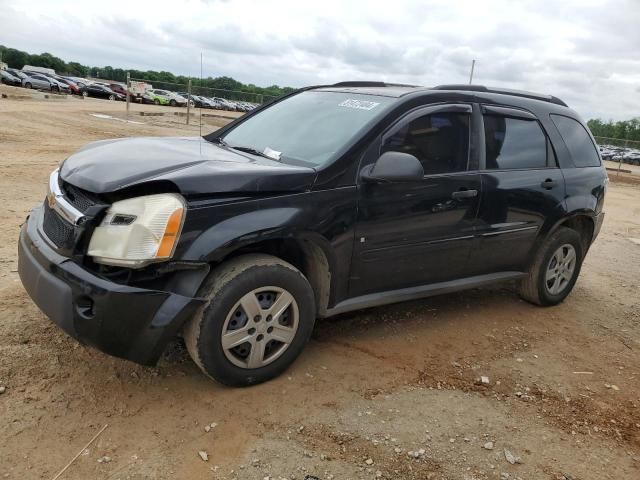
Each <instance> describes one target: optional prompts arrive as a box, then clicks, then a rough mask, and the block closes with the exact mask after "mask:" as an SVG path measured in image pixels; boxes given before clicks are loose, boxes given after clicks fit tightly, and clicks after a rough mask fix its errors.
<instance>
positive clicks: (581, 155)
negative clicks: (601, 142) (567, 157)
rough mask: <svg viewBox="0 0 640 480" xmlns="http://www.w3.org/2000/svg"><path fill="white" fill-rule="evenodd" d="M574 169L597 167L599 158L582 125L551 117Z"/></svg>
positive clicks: (569, 119) (560, 116)
mask: <svg viewBox="0 0 640 480" xmlns="http://www.w3.org/2000/svg"><path fill="white" fill-rule="evenodd" d="M551 120H553V123H555V124H556V127H558V130H559V131H560V135H562V138H563V140H564V143H565V144H566V145H567V148H568V149H569V153H570V154H571V158H572V159H573V163H574V164H575V166H576V167H599V166H600V156H599V155H598V151H597V150H596V146H595V145H594V144H593V141H592V140H591V137H590V136H589V134H588V133H587V131H586V130H585V128H584V127H583V126H582V124H581V123H580V122H578V121H576V120H574V119H573V118H569V117H564V116H562V115H551Z"/></svg>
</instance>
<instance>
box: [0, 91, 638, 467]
mask: <svg viewBox="0 0 640 480" xmlns="http://www.w3.org/2000/svg"><path fill="white" fill-rule="evenodd" d="M0 90H1V91H2V92H9V91H11V92H12V93H13V92H14V90H15V91H16V92H18V93H22V92H24V91H22V90H18V89H10V88H5V87H2V88H1V89H0ZM135 108H137V109H146V108H149V109H152V110H153V111H160V110H166V111H167V112H173V111H174V110H171V109H168V108H166V109H162V108H161V109H160V110H158V107H154V106H150V107H135ZM91 113H99V114H106V115H113V116H118V117H120V118H122V116H123V113H124V107H123V105H122V104H120V103H115V102H107V101H100V100H84V101H82V100H79V99H67V100H34V99H31V100H28V99H27V100H18V99H11V98H10V99H0V204H1V205H2V206H3V208H2V210H1V211H0V220H1V222H2V223H1V224H2V226H3V227H4V228H3V229H2V231H1V232H0V386H2V387H5V391H4V393H2V394H0V476H2V478H9V479H51V478H52V477H54V475H55V474H56V473H57V472H58V471H59V470H60V469H61V468H62V467H63V466H64V465H65V464H67V462H68V461H69V460H71V459H72V458H73V457H74V455H75V454H76V453H77V452H78V451H79V450H80V449H81V448H82V446H83V445H84V444H86V443H87V442H88V441H89V440H90V439H91V438H92V437H93V436H94V434H96V433H97V432H98V431H99V429H100V428H102V427H103V426H104V425H106V424H108V428H107V429H106V430H105V431H104V432H103V433H102V434H101V435H100V436H99V437H98V439H97V440H96V441H95V442H94V443H93V444H92V445H91V446H90V447H89V448H88V449H87V450H86V451H84V452H83V454H82V455H81V456H80V457H79V458H78V459H77V460H76V461H75V462H74V463H73V465H72V466H71V467H70V468H69V469H68V470H67V471H66V472H65V474H64V475H63V476H62V477H61V478H63V479H94V478H95V479H114V480H115V479H122V480H124V479H147V478H154V479H189V480H190V479H234V478H238V479H264V478H269V479H274V480H276V479H280V478H286V479H300V480H301V479H303V478H305V476H306V475H314V476H315V477H317V478H320V479H332V478H333V479H335V480H338V479H374V478H384V479H464V480H471V479H501V480H502V479H518V478H520V479H567V480H568V479H598V480H599V479H616V480H620V479H630V480H631V479H637V478H640V294H639V292H640V275H639V274H640V245H638V244H636V243H634V242H633V241H632V240H631V239H634V238H635V239H640V186H638V185H629V184H624V183H619V182H612V183H611V185H610V189H609V193H608V197H607V201H606V211H607V218H606V221H605V224H604V227H603V232H602V233H601V235H600V238H599V239H598V241H597V242H596V243H595V244H594V246H593V248H592V250H591V252H590V253H589V256H588V257H587V259H586V262H585V265H584V267H583V272H582V275H581V277H580V279H579V281H578V283H577V286H576V288H575V291H574V292H573V294H572V295H571V296H570V297H569V298H568V299H567V301H566V302H565V303H564V304H562V305H560V306H558V307H554V308H538V307H534V306H532V305H529V304H527V303H525V302H523V301H521V300H519V298H518V297H517V296H516V295H515V293H514V290H513V288H512V286H511V285H509V284H506V285H502V286H495V287H492V288H485V289H477V290H472V291H468V292H465V293H460V294H452V295H446V296H442V297H438V298H432V299H428V300H423V301H416V302H410V303H405V304H400V305H394V306H389V307H384V308H377V309H371V310H367V311H363V312H359V313H353V314H348V315H343V316H340V317H337V318H333V319H329V320H325V321H322V322H319V323H318V324H317V326H316V329H315V332H314V336H313V339H312V341H311V343H310V344H309V346H308V348H307V349H306V351H305V352H304V353H303V355H302V356H301V357H300V359H299V360H298V361H297V362H296V363H295V365H294V366H293V367H292V368H291V369H290V370H289V371H288V372H287V373H286V374H285V375H283V376H282V377H280V378H278V379H276V380H274V381H271V382H269V383H267V384H264V385H259V386H256V387H253V388H251V389H230V388H225V387H222V386H220V385H217V384H215V383H213V382H211V381H210V380H208V379H207V378H205V377H204V376H203V375H202V374H200V372H199V371H198V369H197V368H196V367H195V366H194V364H193V363H192V362H191V360H190V359H189V357H188V355H187V353H186V352H185V350H184V348H183V346H182V345H181V344H180V343H179V342H176V343H175V344H174V345H172V346H171V348H170V349H169V351H168V352H167V354H166V356H165V358H163V360H162V361H161V363H160V364H159V365H158V367H157V368H153V369H151V368H143V367H140V366H137V365H134V364H132V363H129V362H126V361H123V360H118V359H114V358H111V357H108V356H106V355H103V354H101V353H99V352H97V351H94V350H92V349H90V348H86V347H83V346H81V345H79V344H78V343H77V342H76V341H74V340H73V339H70V338H68V337H67V336H66V335H65V334H64V333H63V332H62V331H60V330H59V329H58V328H56V327H55V326H53V325H52V324H51V323H50V322H49V320H48V319H47V318H46V317H45V316H44V315H43V314H42V313H40V312H39V311H38V309H37V308H36V307H35V306H34V305H33V303H32V302H31V301H30V300H29V298H28V297H27V295H26V294H25V292H24V290H23V288H22V286H21V284H20V282H19V280H18V276H17V273H16V240H17V237H18V229H19V226H20V224H21V223H22V221H23V219H24V217H25V215H26V214H27V212H28V211H29V209H30V208H31V207H32V206H33V205H34V204H35V203H37V202H40V201H41V199H42V198H43V196H44V192H45V182H46V179H47V176H48V174H49V172H50V171H51V170H52V169H53V168H54V167H55V166H56V165H57V164H58V163H59V162H60V161H61V160H63V159H64V158H65V156H67V155H68V154H69V153H71V152H73V151H74V150H76V149H77V148H78V147H80V146H81V145H83V144H85V143H87V142H89V141H93V140H98V139H103V138H110V137H120V136H134V135H194V134H197V133H198V129H199V128H198V126H197V125H196V126H193V125H192V126H189V127H187V126H186V125H184V124H183V122H184V118H179V117H176V118H171V117H172V116H171V115H169V116H166V117H157V118H156V117H138V118H134V120H136V121H141V122H144V123H143V124H126V123H124V122H122V121H118V120H113V119H101V118H97V117H94V116H91V115H90V114H91ZM208 128H209V129H210V128H213V127H208ZM205 130H207V128H205ZM480 376H487V377H489V384H486V385H485V384H482V383H480V382H478V381H477V380H476V379H477V378H479V377H480ZM211 423H215V424H216V425H215V426H214V428H211V429H210V431H209V432H206V431H205V426H206V425H210V424H211ZM489 442H492V443H491V444H490V443H489ZM489 448H492V449H489ZM505 449H506V450H507V451H508V452H509V453H508V454H507V455H505ZM199 451H205V452H207V454H208V461H203V460H202V459H201V458H200V456H199V455H198V452H199ZM409 452H412V453H413V455H409ZM511 454H512V455H513V456H515V457H518V458H519V463H515V464H511V463H509V462H508V461H507V458H506V457H509V456H510V455H511ZM105 457H109V461H105Z"/></svg>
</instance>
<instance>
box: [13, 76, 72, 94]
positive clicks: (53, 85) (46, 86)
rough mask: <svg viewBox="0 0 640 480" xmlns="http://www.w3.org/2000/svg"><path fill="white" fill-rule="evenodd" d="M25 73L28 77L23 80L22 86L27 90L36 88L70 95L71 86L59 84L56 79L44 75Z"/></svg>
mask: <svg viewBox="0 0 640 480" xmlns="http://www.w3.org/2000/svg"><path fill="white" fill-rule="evenodd" d="M25 73H26V74H27V77H26V78H23V79H22V86H23V87H25V88H36V89H40V90H49V91H51V92H62V93H70V91H71V89H70V88H69V85H67V84H65V83H62V82H59V81H58V80H56V79H55V78H51V77H48V76H46V75H44V74H42V73H31V72H25Z"/></svg>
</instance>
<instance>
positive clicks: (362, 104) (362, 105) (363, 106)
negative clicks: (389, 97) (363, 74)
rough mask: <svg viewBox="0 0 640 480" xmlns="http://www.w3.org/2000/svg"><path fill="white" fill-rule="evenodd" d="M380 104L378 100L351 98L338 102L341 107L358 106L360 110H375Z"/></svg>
mask: <svg viewBox="0 0 640 480" xmlns="http://www.w3.org/2000/svg"><path fill="white" fill-rule="evenodd" d="M378 105H380V103H378V102H367V101H365V100H354V99H351V98H350V99H348V100H345V101H344V102H342V103H340V104H338V106H339V107H347V108H357V109H358V110H373V109H374V108H376V107H377V106H378Z"/></svg>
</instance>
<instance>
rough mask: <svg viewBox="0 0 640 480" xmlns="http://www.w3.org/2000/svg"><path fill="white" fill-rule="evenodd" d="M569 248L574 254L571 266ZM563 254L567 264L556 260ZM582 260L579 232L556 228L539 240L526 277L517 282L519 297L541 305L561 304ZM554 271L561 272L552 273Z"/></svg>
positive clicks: (576, 277) (582, 252)
mask: <svg viewBox="0 0 640 480" xmlns="http://www.w3.org/2000/svg"><path fill="white" fill-rule="evenodd" d="M571 249H573V253H574V255H575V258H574V260H573V264H572V265H570V264H569V263H568V262H569V260H568V259H569V257H570V256H571ZM564 255H567V256H566V257H565V261H566V262H567V266H566V267H564V266H563V263H562V262H558V260H559V259H562V257H563V256H564ZM583 260H584V245H583V242H582V239H581V238H580V235H579V234H578V232H576V231H575V230H572V229H570V228H567V227H560V228H558V230H556V231H555V232H553V233H552V234H551V235H550V236H549V237H548V238H547V239H546V240H545V241H544V242H543V243H542V245H541V247H540V248H539V249H538V252H537V253H536V257H535V259H534V261H533V263H532V264H531V267H530V268H529V271H528V272H527V276H526V277H525V278H524V279H522V280H521V281H520V285H519V293H520V296H521V297H522V298H523V299H524V300H526V301H528V302H531V303H534V304H536V305H541V306H551V305H557V304H559V303H561V302H562V301H564V299H565V298H567V295H569V294H570V293H571V291H572V290H573V287H574V285H575V283H576V280H577V279H578V275H580V268H581V267H582V261H583ZM554 265H555V268H554ZM554 271H555V272H560V273H559V274H556V275H555V276H554V275H553V272H554Z"/></svg>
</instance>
